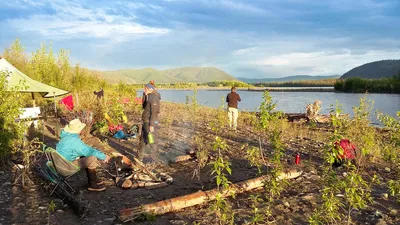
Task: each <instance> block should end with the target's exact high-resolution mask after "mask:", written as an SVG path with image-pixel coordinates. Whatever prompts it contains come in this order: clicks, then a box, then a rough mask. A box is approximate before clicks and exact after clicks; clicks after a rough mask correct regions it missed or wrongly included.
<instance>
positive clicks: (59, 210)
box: [56, 209, 64, 213]
mask: <svg viewBox="0 0 400 225" xmlns="http://www.w3.org/2000/svg"><path fill="white" fill-rule="evenodd" d="M56 213H64V211H63V210H61V209H57V211H56Z"/></svg>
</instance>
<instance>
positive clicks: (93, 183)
mask: <svg viewBox="0 0 400 225" xmlns="http://www.w3.org/2000/svg"><path fill="white" fill-rule="evenodd" d="M85 126H86V124H84V123H82V122H81V121H80V120H79V119H74V120H71V121H70V122H69V124H68V125H67V126H65V128H64V129H63V130H62V131H61V139H60V141H59V142H58V143H57V146H56V151H57V152H58V153H60V154H61V155H62V156H63V157H64V158H66V159H67V160H68V161H70V162H72V163H73V164H75V165H77V166H79V167H80V168H81V169H85V170H86V174H87V177H88V184H89V187H88V190H89V191H104V190H105V189H106V187H105V186H104V183H103V182H102V181H100V180H99V179H98V178H97V175H96V167H97V166H98V161H97V160H98V159H99V160H102V161H104V162H105V163H107V162H108V161H109V160H110V157H109V156H107V155H105V154H104V153H103V152H101V151H99V150H97V149H95V148H93V147H90V146H88V145H86V144H85V143H83V141H82V140H81V139H80V137H79V134H80V133H81V131H82V130H83V128H84V127H85Z"/></svg>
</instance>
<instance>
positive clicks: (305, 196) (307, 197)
mask: <svg viewBox="0 0 400 225" xmlns="http://www.w3.org/2000/svg"><path fill="white" fill-rule="evenodd" d="M301 198H302V199H303V200H308V201H311V200H313V199H314V195H312V194H307V195H304V196H302V197H301Z"/></svg>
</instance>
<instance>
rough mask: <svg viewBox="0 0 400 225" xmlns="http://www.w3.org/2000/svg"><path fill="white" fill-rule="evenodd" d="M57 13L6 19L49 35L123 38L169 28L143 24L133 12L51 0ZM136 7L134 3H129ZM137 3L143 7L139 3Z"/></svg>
mask: <svg viewBox="0 0 400 225" xmlns="http://www.w3.org/2000/svg"><path fill="white" fill-rule="evenodd" d="M49 4H50V5H51V6H52V8H53V9H54V10H55V11H56V13H55V14H47V15H46V14H36V15H35V14H34V15H31V16H29V17H28V18H17V19H15V18H14V19H9V20H7V21H6V22H7V23H8V24H9V25H10V26H11V27H13V28H16V29H18V30H21V31H27V32H34V33H40V34H41V35H44V36H46V37H53V38H71V37H74V38H76V37H80V36H83V37H98V38H110V39H116V40H118V39H119V40H121V39H123V38H124V36H125V35H128V36H129V35H143V34H147V35H148V34H165V33H168V32H169V30H168V29H164V28H156V27H149V26H144V25H141V24H139V23H137V22H135V21H134V18H135V16H134V15H127V16H121V15H118V14H110V13H106V11H107V10H110V9H109V8H107V7H103V8H95V7H93V8H90V9H89V8H85V7H83V6H81V5H79V4H77V3H75V2H70V1H65V0H59V1H54V2H49ZM130 7H133V4H130ZM137 7H141V6H140V5H139V4H138V5H137Z"/></svg>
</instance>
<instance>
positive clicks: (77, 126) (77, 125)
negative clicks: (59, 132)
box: [64, 119, 86, 134]
mask: <svg viewBox="0 0 400 225" xmlns="http://www.w3.org/2000/svg"><path fill="white" fill-rule="evenodd" d="M85 126H86V124H84V123H82V122H81V121H80V120H79V119H74V120H71V121H70V122H69V124H68V125H67V126H65V127H64V131H65V132H68V133H74V134H79V133H80V132H81V131H82V130H83V128H85Z"/></svg>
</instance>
